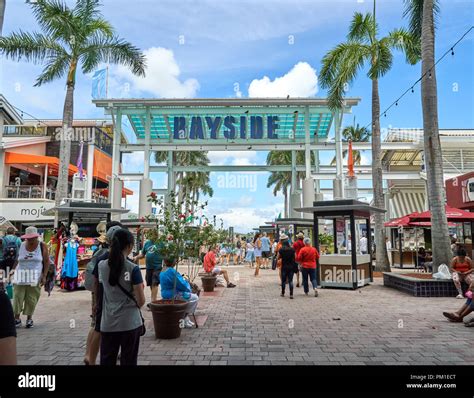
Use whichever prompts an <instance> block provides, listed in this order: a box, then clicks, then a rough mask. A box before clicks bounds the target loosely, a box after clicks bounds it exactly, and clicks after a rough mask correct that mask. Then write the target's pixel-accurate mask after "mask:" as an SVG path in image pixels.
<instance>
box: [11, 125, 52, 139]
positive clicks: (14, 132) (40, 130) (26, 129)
mask: <svg viewBox="0 0 474 398" xmlns="http://www.w3.org/2000/svg"><path fill="white" fill-rule="evenodd" d="M3 135H4V137H15V136H35V137H37V136H40V137H42V136H46V135H47V127H46V126H18V125H11V126H3Z"/></svg>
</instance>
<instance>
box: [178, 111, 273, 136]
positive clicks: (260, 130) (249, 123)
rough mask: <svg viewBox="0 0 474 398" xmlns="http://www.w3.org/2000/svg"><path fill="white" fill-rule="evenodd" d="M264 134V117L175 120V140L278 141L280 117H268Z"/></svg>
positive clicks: (199, 117) (197, 117)
mask: <svg viewBox="0 0 474 398" xmlns="http://www.w3.org/2000/svg"><path fill="white" fill-rule="evenodd" d="M265 118H266V119H267V120H266V134H264V117H263V116H249V117H248V116H237V117H236V116H225V117H222V116H215V117H211V116H205V117H202V116H192V117H190V118H188V119H187V118H186V117H184V116H176V117H174V118H173V138H174V139H176V140H180V139H187V138H189V139H206V138H209V139H211V140H212V139H213V140H217V139H219V138H226V139H230V140H232V139H236V138H240V139H247V138H252V139H262V138H264V137H265V138H268V139H278V134H277V130H278V129H279V128H280V126H279V121H280V119H279V117H278V116H266V117H265Z"/></svg>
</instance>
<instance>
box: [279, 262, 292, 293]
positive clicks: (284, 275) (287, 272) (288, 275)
mask: <svg viewBox="0 0 474 398" xmlns="http://www.w3.org/2000/svg"><path fill="white" fill-rule="evenodd" d="M294 274H295V271H293V270H292V269H287V268H283V267H282V268H281V293H282V294H285V285H286V281H287V279H288V285H289V286H290V296H293V276H294Z"/></svg>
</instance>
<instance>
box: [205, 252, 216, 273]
mask: <svg viewBox="0 0 474 398" xmlns="http://www.w3.org/2000/svg"><path fill="white" fill-rule="evenodd" d="M215 266H216V253H214V250H210V251H209V252H208V253H207V254H206V255H205V256H204V264H203V267H204V271H206V272H212V270H213V269H214V267H215Z"/></svg>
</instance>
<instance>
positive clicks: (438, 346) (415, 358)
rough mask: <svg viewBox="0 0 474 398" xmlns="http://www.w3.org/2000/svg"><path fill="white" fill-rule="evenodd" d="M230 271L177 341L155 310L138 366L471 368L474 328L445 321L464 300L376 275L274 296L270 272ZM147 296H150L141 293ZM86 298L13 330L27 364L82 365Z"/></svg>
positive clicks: (49, 307) (56, 306)
mask: <svg viewBox="0 0 474 398" xmlns="http://www.w3.org/2000/svg"><path fill="white" fill-rule="evenodd" d="M252 272H253V271H252V270H250V269H248V268H245V267H232V266H231V267H230V275H231V276H234V278H235V277H236V276H237V275H238V276H239V280H238V282H237V283H238V287H236V288H234V289H227V288H219V289H221V290H222V294H217V295H214V296H207V297H202V298H201V300H200V303H199V308H198V314H203V315H207V319H205V318H206V317H202V318H201V319H202V320H204V319H205V323H204V325H203V326H202V327H200V328H199V329H185V330H183V332H182V334H181V337H180V338H179V339H176V340H168V341H166V340H156V339H155V337H154V333H153V328H152V320H151V313H150V312H148V311H143V313H144V316H145V318H146V321H147V334H146V335H145V337H144V338H143V339H142V341H141V346H140V354H139V363H140V364H143V365H148V364H151V365H161V364H163V365H165V364H166V365H171V364H173V365H174V364H176V365H188V364H189V365H192V364H195V365H198V364H211V365H241V364H245V365H264V364H265V365H270V364H271V365H280V364H284V365H289V364H293V365H298V364H316V365H359V364H360V365H363V364H368V365H379V364H387V365H388V364H390V365H408V364H410V365H412V364H413V365H441V364H446V365H447V364H470V365H473V364H474V355H473V354H474V329H473V328H466V327H464V326H463V325H462V324H454V323H450V322H448V321H446V320H445V319H444V317H443V316H442V314H441V312H442V311H443V310H449V311H452V310H456V309H457V308H458V307H459V306H460V305H461V304H462V301H461V300H456V299H454V298H415V297H411V296H409V295H406V294H403V293H400V292H398V291H396V290H392V289H389V288H385V287H383V286H382V281H381V279H380V278H378V279H377V280H376V282H375V283H374V284H373V285H371V286H368V287H365V288H363V289H360V290H357V291H349V290H335V289H323V290H320V297H318V298H314V297H311V296H310V297H306V296H305V295H304V294H303V289H302V288H299V289H295V290H296V293H295V299H294V300H290V299H289V298H288V297H285V298H281V297H280V296H279V286H278V284H277V280H278V275H277V273H276V271H271V270H262V271H261V276H260V277H259V278H257V279H256V278H254V277H253V275H252ZM146 293H147V297H148V295H149V289H147V291H146ZM89 312H90V293H89V292H87V291H78V292H72V293H65V292H61V291H56V290H55V291H54V292H53V294H52V295H51V297H49V298H48V297H47V295H46V294H44V292H43V296H42V298H41V300H40V302H39V305H38V308H37V313H36V314H35V327H34V328H33V329H31V330H27V329H24V328H22V329H19V330H18V339H17V340H18V342H17V343H18V360H19V364H24V365H27V364H28V365H35V364H39V365H54V364H56V365H68V364H71V365H78V364H81V363H82V359H83V356H84V346H85V339H86V336H87V332H88V329H89V324H90V318H89Z"/></svg>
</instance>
